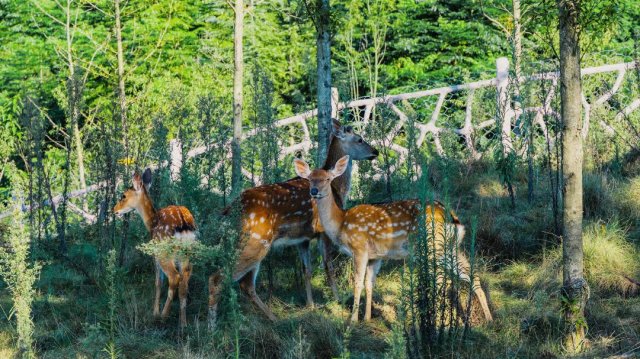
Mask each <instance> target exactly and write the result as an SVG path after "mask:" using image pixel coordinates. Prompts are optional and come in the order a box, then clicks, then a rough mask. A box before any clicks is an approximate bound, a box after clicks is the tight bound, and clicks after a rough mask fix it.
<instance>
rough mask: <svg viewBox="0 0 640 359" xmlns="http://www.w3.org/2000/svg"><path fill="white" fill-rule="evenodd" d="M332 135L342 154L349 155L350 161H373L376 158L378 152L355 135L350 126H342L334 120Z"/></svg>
mask: <svg viewBox="0 0 640 359" xmlns="http://www.w3.org/2000/svg"><path fill="white" fill-rule="evenodd" d="M332 135H333V136H334V138H335V139H337V140H338V141H339V145H340V147H341V148H342V151H343V152H344V154H346V155H349V156H350V157H351V159H352V160H355V161H360V160H373V159H375V158H376V157H378V154H379V152H378V150H377V149H375V148H374V147H373V146H371V145H370V144H369V143H367V142H366V141H365V140H364V139H363V138H362V136H360V135H359V134H357V133H355V132H354V131H353V127H351V126H342V125H340V122H338V120H335V119H334V120H333V132H332Z"/></svg>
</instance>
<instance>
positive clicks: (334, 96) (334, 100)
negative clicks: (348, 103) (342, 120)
mask: <svg viewBox="0 0 640 359" xmlns="http://www.w3.org/2000/svg"><path fill="white" fill-rule="evenodd" d="M339 101H340V96H339V94H338V88H337V87H332V88H331V118H335V119H336V120H338V102H339Z"/></svg>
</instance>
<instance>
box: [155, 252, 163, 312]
mask: <svg viewBox="0 0 640 359" xmlns="http://www.w3.org/2000/svg"><path fill="white" fill-rule="evenodd" d="M154 262H155V267H156V297H155V300H154V302H153V316H154V317H159V316H160V292H161V291H162V278H163V277H162V276H163V275H164V274H162V268H160V262H159V261H158V259H155V260H154Z"/></svg>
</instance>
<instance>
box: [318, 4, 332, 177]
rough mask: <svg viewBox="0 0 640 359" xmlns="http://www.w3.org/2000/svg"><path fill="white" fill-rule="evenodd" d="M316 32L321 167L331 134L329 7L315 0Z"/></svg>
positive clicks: (319, 159) (319, 160)
mask: <svg viewBox="0 0 640 359" xmlns="http://www.w3.org/2000/svg"><path fill="white" fill-rule="evenodd" d="M316 5H317V17H316V30H317V32H318V34H317V35H318V37H317V39H316V46H317V52H316V57H317V62H318V90H317V91H318V157H317V162H316V163H317V164H318V166H321V165H322V163H324V160H325V158H326V157H327V151H328V148H329V135H330V134H331V129H332V124H331V37H330V36H329V22H330V12H329V9H330V7H329V6H330V5H329V0H316Z"/></svg>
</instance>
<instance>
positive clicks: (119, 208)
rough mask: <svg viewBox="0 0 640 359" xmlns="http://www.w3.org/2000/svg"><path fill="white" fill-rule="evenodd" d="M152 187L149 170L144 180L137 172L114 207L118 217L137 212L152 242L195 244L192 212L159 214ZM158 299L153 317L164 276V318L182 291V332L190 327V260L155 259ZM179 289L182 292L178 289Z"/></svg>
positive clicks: (171, 210) (180, 210)
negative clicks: (155, 205)
mask: <svg viewBox="0 0 640 359" xmlns="http://www.w3.org/2000/svg"><path fill="white" fill-rule="evenodd" d="M150 186H151V170H150V169H149V168H147V169H146V170H145V171H144V174H143V175H142V177H141V176H140V174H139V173H138V172H137V171H136V172H135V173H134V174H133V186H132V187H131V188H129V189H127V190H126V191H125V192H124V193H123V194H122V198H121V199H120V201H119V202H118V203H117V204H116V205H115V207H113V211H114V212H115V214H117V215H118V216H122V215H123V214H125V213H128V212H131V211H133V210H136V212H138V214H139V215H140V217H142V221H143V222H144V225H145V227H147V230H148V231H149V233H151V240H152V241H163V240H167V239H169V238H175V239H178V240H181V241H184V242H187V243H188V242H194V241H195V240H196V236H195V230H196V226H195V222H194V220H193V216H192V215H191V212H189V210H188V209H187V208H186V207H183V206H167V207H164V208H162V209H160V210H158V211H156V209H155V208H154V207H153V202H152V201H151V197H149V193H148V191H149V188H150ZM155 263H156V297H155V302H154V304H153V315H154V316H156V317H157V316H159V315H160V291H161V287H162V273H160V271H161V270H162V272H163V273H164V274H165V275H166V276H167V278H168V281H169V290H168V292H167V301H166V302H165V303H164V307H163V309H162V318H163V319H165V318H166V317H167V316H168V315H169V310H170V309H171V302H172V301H173V297H174V295H175V292H176V289H179V292H178V295H179V297H180V328H181V329H182V328H184V327H185V326H186V325H187V315H186V311H187V293H188V291H189V278H190V277H191V263H189V259H188V258H177V257H171V256H168V257H156V258H155ZM178 287H179V288H178Z"/></svg>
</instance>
